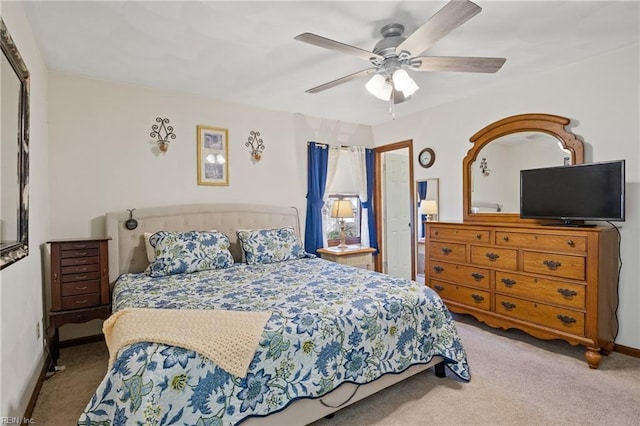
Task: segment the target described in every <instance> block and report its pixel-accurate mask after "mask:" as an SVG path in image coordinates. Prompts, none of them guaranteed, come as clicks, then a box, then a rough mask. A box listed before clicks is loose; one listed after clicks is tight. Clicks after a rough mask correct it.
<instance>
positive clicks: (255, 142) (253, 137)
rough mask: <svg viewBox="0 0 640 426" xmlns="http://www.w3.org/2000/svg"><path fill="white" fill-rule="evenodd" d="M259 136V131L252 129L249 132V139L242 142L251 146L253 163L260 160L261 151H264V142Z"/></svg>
mask: <svg viewBox="0 0 640 426" xmlns="http://www.w3.org/2000/svg"><path fill="white" fill-rule="evenodd" d="M259 136H260V132H254V131H253V130H252V131H251V132H250V133H249V139H248V140H247V142H245V144H244V146H247V147H248V146H250V147H251V161H253V163H254V164H255V163H257V162H258V161H260V159H261V158H262V151H264V144H263V143H262V139H260V138H259Z"/></svg>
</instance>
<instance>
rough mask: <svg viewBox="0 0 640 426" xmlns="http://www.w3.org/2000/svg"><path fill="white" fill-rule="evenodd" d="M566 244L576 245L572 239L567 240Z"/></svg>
mask: <svg viewBox="0 0 640 426" xmlns="http://www.w3.org/2000/svg"><path fill="white" fill-rule="evenodd" d="M567 245H568V246H569V247H575V246H576V243H574V242H573V240H569V241H567Z"/></svg>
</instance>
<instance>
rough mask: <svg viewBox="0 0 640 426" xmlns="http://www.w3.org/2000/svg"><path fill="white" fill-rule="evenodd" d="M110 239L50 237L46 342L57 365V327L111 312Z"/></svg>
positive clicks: (85, 320)
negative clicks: (49, 281)
mask: <svg viewBox="0 0 640 426" xmlns="http://www.w3.org/2000/svg"><path fill="white" fill-rule="evenodd" d="M110 239H111V238H109V237H104V238H81V239H80V238H72V239H61V240H51V241H47V243H48V244H49V245H50V246H51V310H50V311H49V327H48V330H47V343H48V345H49V348H50V351H51V361H52V363H53V365H54V366H55V365H56V363H57V361H58V356H59V343H60V342H59V336H58V328H59V327H62V326H63V325H65V324H69V323H75V324H78V323H85V322H87V321H90V320H94V319H103V320H104V319H107V318H108V317H109V315H111V295H110V291H109V255H108V241H109V240H110Z"/></svg>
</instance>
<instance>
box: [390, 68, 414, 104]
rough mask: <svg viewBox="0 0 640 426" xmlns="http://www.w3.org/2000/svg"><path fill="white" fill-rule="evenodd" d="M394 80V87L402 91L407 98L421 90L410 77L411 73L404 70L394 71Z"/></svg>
mask: <svg viewBox="0 0 640 426" xmlns="http://www.w3.org/2000/svg"><path fill="white" fill-rule="evenodd" d="M392 79H393V87H395V88H396V89H397V90H400V91H401V92H402V93H403V94H404V96H406V97H409V96H411V95H413V94H414V93H415V92H416V90H418V89H419V87H418V85H417V84H416V82H415V81H413V79H412V78H411V77H410V76H409V73H408V72H407V71H406V70H404V69H399V70H396V71H394V73H393V76H392Z"/></svg>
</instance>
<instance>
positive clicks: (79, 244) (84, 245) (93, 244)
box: [60, 241, 100, 251]
mask: <svg viewBox="0 0 640 426" xmlns="http://www.w3.org/2000/svg"><path fill="white" fill-rule="evenodd" d="M99 247H100V242H99V241H76V242H73V243H61V244H60V250H62V251H66V250H86V249H97V248H99Z"/></svg>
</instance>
